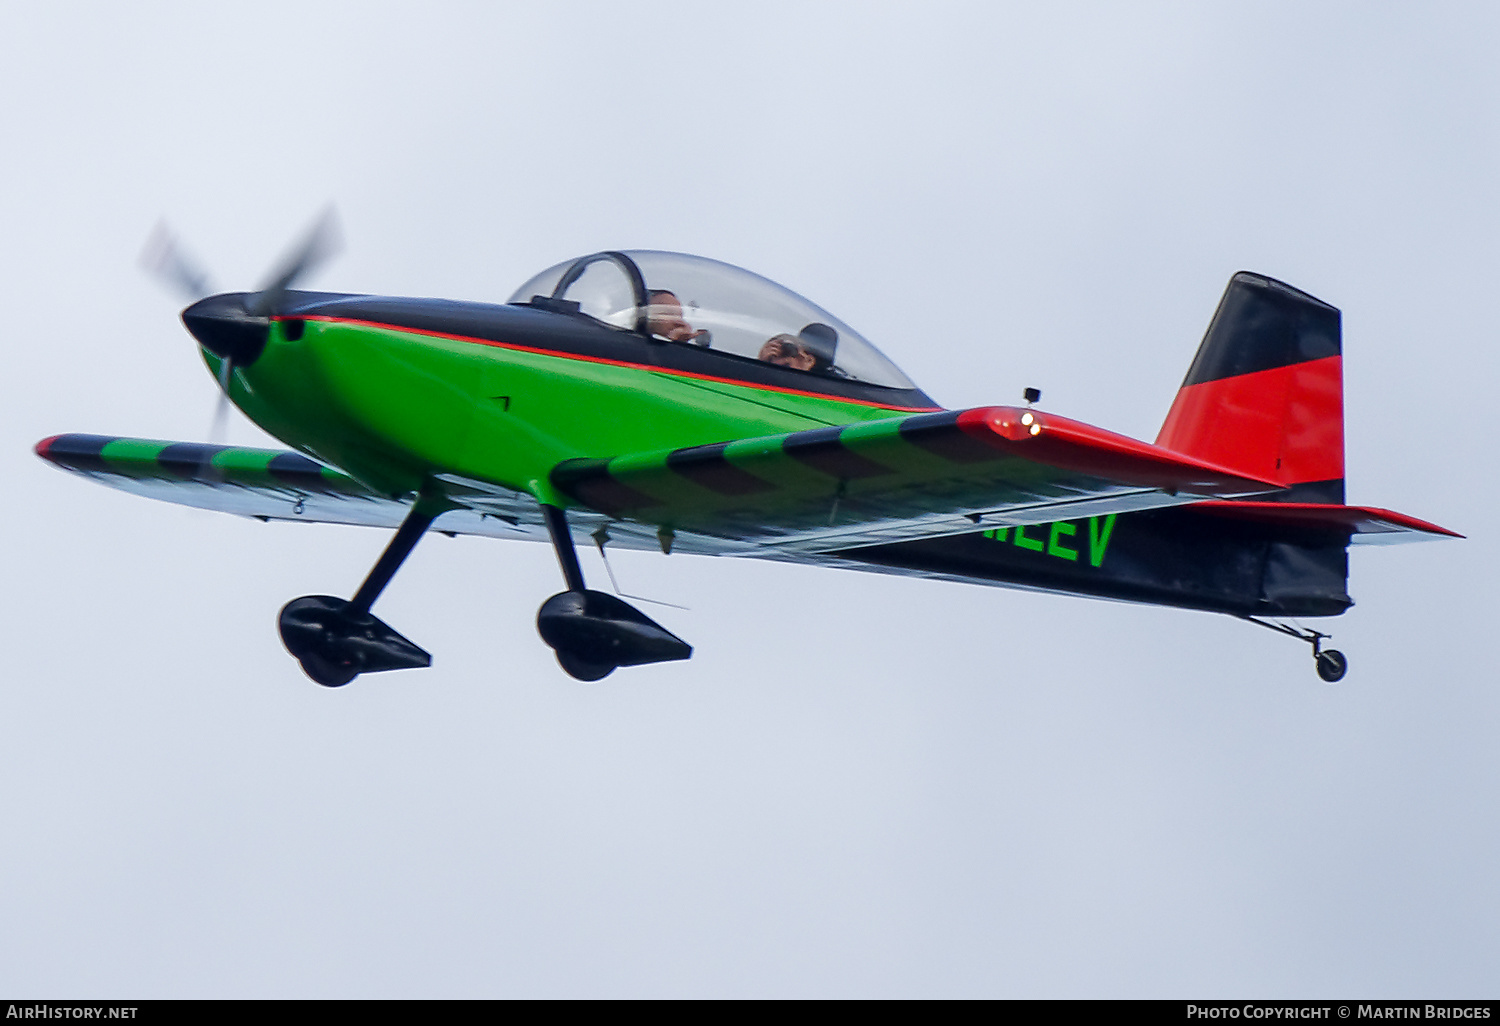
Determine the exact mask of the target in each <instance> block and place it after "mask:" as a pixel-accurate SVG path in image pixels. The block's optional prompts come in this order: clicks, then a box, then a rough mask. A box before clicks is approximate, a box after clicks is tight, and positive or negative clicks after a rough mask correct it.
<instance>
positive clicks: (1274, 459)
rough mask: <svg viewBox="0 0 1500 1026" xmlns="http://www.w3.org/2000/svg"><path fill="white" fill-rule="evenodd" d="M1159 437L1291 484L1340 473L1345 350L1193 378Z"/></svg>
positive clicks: (1208, 457) (1176, 446) (1166, 442)
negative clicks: (1227, 375) (1264, 367)
mask: <svg viewBox="0 0 1500 1026" xmlns="http://www.w3.org/2000/svg"><path fill="white" fill-rule="evenodd" d="M1156 444H1157V445H1160V446H1162V447H1163V448H1166V449H1171V450H1173V451H1174V452H1180V453H1184V454H1186V455H1189V456H1193V457H1195V458H1197V459H1200V460H1206V461H1208V462H1210V463H1217V464H1219V465H1220V466H1224V467H1234V468H1235V469H1236V470H1240V471H1243V472H1244V473H1246V474H1249V475H1251V476H1253V477H1259V478H1267V479H1270V480H1272V481H1280V482H1282V483H1284V484H1289V485H1292V484H1300V483H1302V482H1305V481H1332V480H1338V479H1341V478H1343V476H1344V377H1343V358H1342V357H1338V356H1329V357H1325V358H1324V359H1321V360H1309V361H1307V362H1306V363H1294V364H1291V365H1289V366H1286V367H1273V368H1272V369H1270V370H1263V371H1256V372H1255V373H1253V374H1240V375H1238V376H1236V377H1232V378H1219V379H1217V380H1215V381H1204V382H1201V383H1199V384H1196V385H1188V386H1186V387H1185V388H1183V389H1182V390H1181V391H1179V392H1178V393H1177V399H1176V401H1174V402H1173V403H1172V410H1171V412H1170V413H1168V414H1167V419H1166V422H1165V423H1164V424H1162V427H1161V433H1160V434H1159V435H1157V437H1156Z"/></svg>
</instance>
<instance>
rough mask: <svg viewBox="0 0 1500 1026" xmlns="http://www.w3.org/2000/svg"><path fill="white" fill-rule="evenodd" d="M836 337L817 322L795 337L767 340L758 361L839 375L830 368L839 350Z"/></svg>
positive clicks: (833, 332)
mask: <svg viewBox="0 0 1500 1026" xmlns="http://www.w3.org/2000/svg"><path fill="white" fill-rule="evenodd" d="M838 344H839V333H838V332H837V331H835V330H834V329H833V328H831V327H829V326H828V325H826V324H820V323H818V322H817V321H814V322H812V323H811V324H808V325H806V326H804V327H803V329H802V330H801V331H799V332H797V334H795V335H788V334H786V333H784V332H783V333H782V334H780V335H777V336H775V337H774V338H771V339H768V340H767V341H766V344H765V345H763V346H761V347H760V355H759V357H758V358H759V359H761V360H764V361H765V362H767V363H774V364H776V365H777V366H778V367H790V368H792V369H793V370H800V371H820V372H822V373H825V374H828V373H839V372H838V371H837V370H836V369H835V368H834V366H833V357H834V353H835V352H837V350H838Z"/></svg>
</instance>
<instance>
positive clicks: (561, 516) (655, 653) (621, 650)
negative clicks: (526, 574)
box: [536, 506, 693, 681]
mask: <svg viewBox="0 0 1500 1026" xmlns="http://www.w3.org/2000/svg"><path fill="white" fill-rule="evenodd" d="M542 515H543V516H545V517H546V519H547V533H548V534H549V535H551V536H552V548H553V549H554V550H555V551H556V552H557V562H558V564H559V565H560V566H561V567H562V574H563V581H564V582H565V583H566V584H567V586H568V590H567V591H564V592H559V593H558V594H556V595H553V596H552V597H551V598H549V599H548V600H547V601H546V602H543V603H542V608H541V609H539V610H538V611H537V614H536V629H537V632H538V633H539V634H541V636H542V640H543V641H545V642H546V643H547V644H548V645H550V646H552V649H553V650H554V651H555V652H556V653H557V661H558V663H559V664H560V665H561V666H562V668H563V669H564V670H566V671H567V672H568V675H569V676H571V677H573V678H575V679H577V680H587V681H594V680H603V679H604V678H605V677H608V676H609V675H610V674H611V673H613V672H614V671H615V670H616V669H617V668H618V667H621V666H639V665H641V664H643V663H661V662H667V661H669V660H673V659H686V658H688V657H689V656H691V655H692V654H693V648H692V646H691V645H689V644H688V643H687V642H685V641H683V640H682V639H681V638H679V637H678V636H677V635H675V634H673V633H672V632H671V631H669V630H667V629H666V628H665V627H663V626H662V625H661V624H659V623H657V622H656V621H655V620H652V619H651V618H650V617H649V616H647V615H646V614H645V613H642V612H641V611H640V610H639V609H636V608H635V607H634V606H632V605H630V604H629V603H627V602H624V601H623V600H621V599H618V598H616V597H615V596H613V595H608V594H606V593H604V592H602V591H589V590H588V589H587V588H586V587H584V583H583V570H582V568H581V567H579V565H578V551H577V550H576V549H575V548H574V547H573V535H572V534H571V533H569V531H568V515H567V513H565V512H564V511H563V510H561V509H559V508H558V507H556V506H543V507H542Z"/></svg>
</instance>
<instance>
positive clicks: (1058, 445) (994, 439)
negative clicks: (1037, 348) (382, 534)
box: [552, 406, 1280, 552]
mask: <svg viewBox="0 0 1500 1026" xmlns="http://www.w3.org/2000/svg"><path fill="white" fill-rule="evenodd" d="M552 483H553V484H554V486H556V487H557V488H559V489H560V490H561V491H562V492H564V493H565V494H567V495H568V496H570V497H572V498H573V499H575V500H577V501H578V502H580V503H582V504H584V505H585V506H588V507H590V508H592V509H595V510H599V511H601V512H604V513H606V514H609V515H611V516H614V517H618V518H622V519H627V520H634V521H640V522H646V523H653V524H659V525H661V526H663V527H670V528H672V529H673V530H675V531H687V532H693V533H698V534H703V535H708V536H713V537H719V538H725V539H733V540H735V541H740V542H749V543H751V544H754V545H758V546H767V547H772V548H779V549H782V550H785V551H805V552H820V551H830V550H832V549H839V548H848V547H851V546H858V545H873V544H880V543H887V542H893V541H901V540H907V539H912V538H922V537H937V536H942V535H945V534H957V533H963V532H965V531H973V530H974V529H975V524H977V523H997V524H999V523H1005V524H1024V523H1047V522H1051V521H1055V520H1058V519H1060V518H1066V517H1078V516H1089V515H1098V514H1107V513H1122V512H1128V511H1132V510H1138V509H1151V508H1156V507H1161V506H1170V505H1176V504H1180V503H1188V502H1195V501H1199V500H1201V499H1203V498H1223V497H1230V496H1239V495H1250V494H1260V493H1264V492H1268V491H1274V490H1277V489H1278V488H1279V487H1280V486H1279V485H1277V484H1275V483H1274V482H1269V481H1263V480H1259V479H1256V478H1251V477H1246V476H1245V475H1243V474H1239V473H1236V472H1234V471H1231V470H1227V469H1225V468H1223V467H1219V466H1216V465H1214V464H1211V463H1207V462H1204V461H1201V460H1197V459H1193V458H1191V457H1185V456H1182V455H1180V454H1178V453H1173V452H1170V451H1168V450H1166V449H1162V448H1160V447H1158V446H1154V445H1149V444H1147V443H1145V442H1140V441H1136V440H1135V439H1131V438H1127V437H1125V436H1123V435H1117V434H1114V433H1113V432H1109V431H1104V430H1102V429H1099V428H1095V427H1091V426H1089V425H1087V424H1082V423H1079V422H1078V421H1073V420H1068V419H1067V418H1064V417H1058V416H1055V415H1052V414H1045V413H1041V412H1040V411H1036V410H1031V409H1020V408H1015V407H999V406H997V407H982V408H978V409H972V410H960V411H948V412H943V413H930V414H917V415H914V416H907V417H893V418H890V419H887V420H879V421H869V422H865V423H860V424H850V425H846V426H843V427H828V428H818V429H814V430H810V431H797V432H793V433H791V434H784V435H773V436H769V437H764V438H751V439H743V440H737V441H730V442H723V443H720V444H717V445H701V446H693V447H691V448H684V449H672V450H663V451H658V452H651V453H638V454H628V455H618V456H614V457H611V458H599V459H576V460H568V461H565V462H563V463H561V464H559V465H558V466H557V467H556V468H555V469H554V471H553V473H552Z"/></svg>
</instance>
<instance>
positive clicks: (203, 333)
mask: <svg viewBox="0 0 1500 1026" xmlns="http://www.w3.org/2000/svg"><path fill="white" fill-rule="evenodd" d="M332 231H333V229H332V227H331V221H329V220H327V219H325V220H324V221H322V222H320V223H319V224H318V225H317V226H316V227H315V228H314V229H313V231H312V232H310V233H309V235H308V237H307V239H306V240H305V241H304V242H303V243H302V244H301V245H300V246H299V247H296V248H294V249H293V251H292V252H291V253H290V254H289V256H288V257H287V259H286V260H285V261H284V263H283V265H282V268H281V270H280V271H278V272H277V273H274V274H273V275H271V276H270V280H269V283H268V284H266V285H264V286H263V287H262V288H261V289H259V290H258V291H255V292H228V293H219V294H212V295H205V293H206V292H207V291H208V289H207V286H206V279H205V277H204V276H203V275H202V274H201V273H199V272H198V271H197V270H196V268H195V267H194V266H193V264H192V262H191V261H190V260H189V259H187V257H186V256H185V255H184V254H183V253H182V252H181V251H180V249H179V248H178V247H177V246H176V244H175V242H174V241H172V240H170V239H167V241H166V242H164V243H163V244H162V245H161V246H160V247H158V248H159V250H160V252H159V254H158V257H157V259H156V261H155V267H156V269H157V270H158V271H159V272H160V273H161V274H162V275H163V276H164V277H167V278H168V279H169V280H173V281H176V282H177V283H178V284H179V286H180V287H181V288H182V290H183V291H184V292H185V293H187V294H189V295H190V296H193V297H195V298H196V301H195V302H193V303H192V304H191V305H190V306H188V307H187V308H186V309H184V310H183V311H182V313H181V318H182V322H183V324H184V325H185V326H186V328H187V330H188V332H189V333H190V334H191V335H192V336H193V338H194V339H195V340H196V342H197V344H198V347H199V350H200V353H201V356H202V358H203V360H204V362H205V364H206V365H207V367H208V369H209V370H210V372H211V373H212V374H213V375H214V377H215V378H216V380H217V382H218V384H219V388H220V396H221V397H220V400H219V401H220V404H221V412H222V411H223V409H224V406H223V404H225V403H227V402H232V403H233V405H234V406H235V407H237V408H238V409H240V410H241V411H243V413H244V414H245V415H247V416H248V417H249V418H250V419H251V420H252V421H254V422H255V423H256V424H258V425H259V426H260V427H262V428H264V429H265V430H266V431H267V432H269V433H270V434H271V435H273V436H275V437H276V438H277V439H279V440H280V441H282V442H284V443H285V444H286V445H288V446H289V447H290V448H289V449H286V450H274V449H258V448H243V447H232V446H224V445H215V444H205V443H196V442H171V441H158V440H147V439H138V438H126V437H117V436H112V435H94V434H62V435H56V436H53V437H51V438H47V439H44V440H43V441H41V442H39V443H37V445H36V447H35V451H36V453H37V455H39V456H40V457H42V458H43V459H45V460H47V461H49V462H50V463H52V464H54V465H56V466H57V467H60V468H62V469H64V470H67V471H71V472H73V473H75V474H78V475H81V476H83V477H86V478H89V479H91V480H94V481H97V482H99V483H102V484H106V485H110V486H113V487H115V488H119V489H122V490H124V491H127V492H132V493H134V494H138V495H144V496H147V497H150V498H155V499H162V500H165V501H168V502H174V503H179V504H182V505H186V506H193V507H198V508H200V509H210V510H219V511H223V512H227V513H233V514H238V515H241V516H247V517H254V518H256V519H259V520H262V521H271V520H277V521H292V522H298V521H300V522H317V523H335V524H355V525H365V526H372V527H383V528H394V529H395V534H394V536H393V537H392V538H391V540H390V542H389V543H388V544H387V546H386V548H385V549H384V551H383V552H382V554H381V555H380V556H379V558H378V559H377V560H376V562H375V564H374V567H373V568H372V569H371V571H370V572H369V575H368V576H367V577H366V579H365V580H364V582H363V583H362V584H361V585H360V586H359V588H358V589H357V590H356V591H355V593H354V594H353V596H352V597H351V598H349V599H343V598H338V597H334V596H331V595H308V596H302V597H300V598H295V599H293V600H291V601H290V602H288V603H287V604H286V606H285V607H284V608H283V609H282V611H281V614H280V620H279V628H280V633H281V638H282V641H283V643H284V644H285V646H286V648H287V650H288V651H289V652H290V653H291V655H292V656H294V657H295V658H296V659H297V660H298V661H299V662H300V664H301V666H302V669H303V670H304V671H305V672H306V674H307V675H308V676H309V677H310V678H312V680H314V681H316V682H317V683H319V684H321V685H324V686H327V687H339V686H342V685H345V684H348V683H349V682H350V681H352V680H353V679H355V678H356V677H357V676H359V675H360V674H363V673H372V672H380V671H387V670H395V669H403V668H416V667H425V666H429V665H430V664H431V655H430V654H429V653H428V652H426V651H425V650H423V649H422V648H420V647H419V646H418V645H416V644H415V643H414V642H412V641H410V640H409V639H407V638H405V637H403V636H402V635H401V634H399V633H397V632H396V630H395V629H394V628H392V627H391V626H390V625H388V624H386V623H385V622H384V621H382V620H380V619H378V618H377V617H376V616H375V615H374V614H373V613H372V612H371V609H372V607H373V605H374V603H375V601H376V599H377V598H378V597H379V596H380V594H381V593H382V591H383V590H384V589H385V587H386V586H387V585H388V584H389V583H390V581H391V579H392V577H393V575H394V574H395V573H396V571H397V570H398V569H399V567H400V566H401V564H402V562H403V561H404V560H405V559H406V558H407V556H408V555H410V553H411V552H412V549H413V547H414V546H415V545H416V544H417V542H418V540H419V539H420V538H421V537H422V536H423V535H424V534H425V533H426V532H427V531H428V530H429V529H432V530H437V531H440V532H442V533H445V534H449V535H455V534H472V535H483V536H487V537H493V538H512V539H520V540H532V541H546V542H549V543H550V544H551V545H552V547H553V549H554V550H555V552H556V555H557V559H558V563H559V566H560V568H561V572H562V578H563V582H564V585H565V590H563V591H562V592H559V593H558V594H555V595H553V596H551V597H550V598H548V599H547V600H546V601H545V602H544V603H543V604H542V606H541V608H540V610H539V612H538V615H537V629H538V632H539V633H540V635H541V637H542V640H543V641H544V642H545V643H546V644H547V645H548V646H550V647H551V648H552V649H553V650H554V652H555V654H556V658H557V661H558V663H559V664H560V666H561V667H562V669H563V670H564V671H566V672H567V673H568V674H569V675H571V676H572V677H574V678H576V679H578V680H582V681H597V680H601V679H603V678H604V677H606V676H608V675H609V674H610V673H612V672H613V671H614V670H615V669H617V668H619V667H624V666H639V665H646V664H651V663H657V662H663V661H670V660H681V659H687V658H688V657H689V656H691V654H692V647H691V646H690V645H689V644H688V643H687V642H685V641H683V640H682V639H681V638H679V637H677V636H676V635H675V634H673V633H672V632H671V631H669V630H668V629H667V628H666V627H664V626H662V625H661V624H659V623H657V622H656V621H654V620H652V619H651V618H650V617H648V616H646V615H645V614H644V613H643V612H641V611H640V610H638V609H636V608H635V607H634V606H632V605H630V604H629V603H627V602H626V601H624V599H623V598H621V597H619V595H618V594H610V593H609V592H605V591H599V590H594V589H591V588H589V587H588V586H587V585H586V583H585V581H584V576H583V572H582V569H581V567H580V564H579V560H578V555H577V546H578V545H579V544H584V545H588V544H593V545H595V546H597V548H598V549H599V552H600V554H601V556H603V557H604V559H605V563H604V565H605V567H606V569H607V568H608V567H609V563H608V554H607V551H606V550H607V547H610V546H613V547H615V548H617V549H640V550H659V551H660V552H662V553H664V554H668V555H670V554H682V553H694V554H706V555H719V556H743V557H750V558H758V559H770V560H779V561H783V562H791V563H804V564H813V565H817V566H827V567H841V568H845V569H855V570H863V571H872V572H878V573H886V574H899V575H907V576H915V577H926V578H936V579H940V580H946V581H958V582H966V583H971V584H982V585H996V586H1002V587H1013V588H1023V589H1035V590H1041V591H1047V592H1054V593H1062V594H1067V595H1077V596H1085V597H1094V598H1104V599H1114V600H1123V601H1129V602H1137V603H1148V604H1153V605H1164V606H1174V607H1179V608H1183V609H1191V610H1203V611H1209V612H1216V613H1223V614H1227V615H1231V616H1235V617H1239V618H1241V619H1244V620H1246V621H1249V622H1252V623H1256V624H1259V625H1260V626H1264V627H1269V628H1271V629H1273V630H1277V631H1280V632H1282V633H1284V634H1287V635H1289V636H1291V637H1294V638H1297V639H1299V640H1301V641H1304V642H1307V643H1309V644H1310V645H1311V646H1312V653H1313V659H1314V666H1315V669H1316V672H1317V674H1318V676H1319V677H1321V678H1322V679H1323V680H1325V681H1327V682H1329V683H1333V682H1336V681H1338V680H1340V679H1342V678H1343V676H1344V675H1345V673H1346V671H1347V669H1348V660H1347V658H1346V657H1345V656H1344V655H1343V654H1342V653H1340V652H1338V651H1337V650H1334V649H1330V648H1326V647H1324V645H1323V642H1324V641H1325V640H1326V639H1327V638H1329V637H1330V635H1328V634H1326V633H1323V632H1321V631H1317V630H1313V629H1309V628H1306V627H1303V626H1301V625H1300V624H1299V625H1295V626H1294V625H1292V624H1288V623H1286V622H1285V621H1286V620H1289V619H1290V620H1295V619H1296V618H1299V617H1324V616H1337V615H1339V614H1341V613H1343V612H1344V611H1345V610H1347V609H1348V608H1349V607H1350V606H1351V605H1352V604H1353V600H1352V599H1351V598H1350V597H1349V595H1348V593H1347V581H1348V551H1349V546H1350V544H1351V543H1369V542H1374V543H1382V542H1400V541H1412V540H1420V539H1427V538H1441V537H1462V536H1461V535H1458V534H1457V533H1456V532H1453V531H1450V530H1448V529H1446V528H1443V527H1439V526H1437V525H1435V524H1431V523H1427V522H1425V521H1422V520H1418V519H1416V518H1414V517H1410V516H1407V515H1404V514H1400V513H1395V512H1392V511H1389V510H1385V509H1380V508H1375V507H1368V506H1350V505H1346V504H1345V501H1344V438H1343V379H1342V345H1343V343H1342V334H1341V327H1340V314H1339V311H1338V310H1337V309H1336V308H1335V307H1333V306H1330V305H1329V304H1327V303H1324V302H1322V301H1321V300H1318V299H1315V298H1314V297H1312V296H1310V295H1308V294H1307V293H1305V292H1302V291H1299V290H1298V289H1295V288H1293V287H1291V286H1289V285H1286V284H1284V283H1282V282H1280V281H1277V280H1275V279H1272V278H1269V277H1267V276H1265V275H1260V274H1253V273H1249V272H1240V273H1237V274H1235V275H1233V277H1231V279H1230V281H1229V285H1228V287H1227V289H1226V290H1225V292H1224V295H1223V298H1222V299H1221V301H1220V303H1219V306H1218V309H1217V310H1216V312H1215V313H1214V315H1213V318H1212V320H1211V322H1210V324H1209V327H1208V330H1207V333H1206V334H1205V335H1204V338H1203V340H1202V343H1201V345H1200V346H1199V349H1198V352H1197V355H1196V357H1195V358H1194V360H1193V362H1192V364H1191V365H1190V367H1189V369H1188V372H1187V376H1186V378H1185V379H1184V381H1183V384H1182V387H1181V389H1180V390H1179V391H1178V393H1177V396H1176V399H1175V401H1174V402H1173V404H1172V407H1171V410H1170V412H1169V413H1168V414H1167V418H1166V421H1165V423H1164V424H1163V425H1162V428H1161V431H1160V433H1159V434H1158V435H1157V437H1156V440H1155V441H1154V442H1144V441H1139V440H1136V439H1133V438H1129V437H1126V436H1124V435H1120V434H1116V433H1114V432H1111V431H1107V430H1105V429H1103V428H1099V427H1095V426H1092V425H1089V424H1086V423H1083V422H1081V421H1078V420H1073V419H1069V418H1067V417H1063V416H1060V415H1058V414H1055V413H1053V412H1051V411H1050V410H1043V409H1041V408H1040V407H1039V406H1038V405H1037V403H1038V402H1039V400H1040V398H1041V394H1040V392H1039V391H1037V390H1035V389H1027V390H1026V392H1025V395H1024V399H1023V402H1024V405H997V406H985V407H979V408H973V409H960V410H950V409H945V408H943V407H941V406H940V405H939V404H938V403H937V402H936V401H934V400H933V399H932V398H930V397H929V396H928V395H927V394H926V393H925V392H923V391H922V390H921V389H920V388H918V387H917V385H916V384H915V383H914V382H912V381H911V380H910V379H909V378H908V377H907V376H906V375H905V374H903V373H902V372H901V370H900V369H899V368H898V367H897V366H896V365H895V364H894V363H892V362H891V361H890V360H889V359H887V358H886V357H885V356H884V355H882V354H881V353H880V351H879V350H877V349H876V348H875V346H874V345H872V344H871V343H870V342H868V341H867V340H866V339H865V338H864V337H863V336H862V335H860V334H859V333H858V332H856V331H855V330H854V329H852V328H850V327H849V326H848V325H846V324H845V323H844V322H842V321H841V320H839V319H838V318H836V317H834V316H833V315H832V314H830V313H828V312H827V311H826V310H823V309H822V308H820V307H818V306H817V305H815V304H813V303H812V302H810V301H809V300H807V299H805V298H803V297H802V296H800V295H798V294H797V293H795V292H793V291H791V290H790V289H787V288H785V287H783V286H781V285H778V284H776V283H774V282H772V281H770V280H768V279H766V278H763V277H761V276H759V275H756V274H753V273H751V272H749V271H746V270H743V269H741V268H739V267H735V266H732V265H730V264H726V263H721V262H719V261H715V260H710V259H707V258H703V257H695V256H689V255H686V254H680V253H668V252H658V251H647V250H633V251H629V250H607V251H602V252H598V253H593V254H590V255H587V256H583V257H580V258H577V259H573V260H568V261H564V262H563V263H560V264H557V265H556V266H553V267H550V268H548V269H546V270H544V271H542V272H541V273H539V274H537V275H536V276H534V277H533V278H531V279H530V280H529V281H527V282H525V283H524V284H523V285H522V286H521V287H520V288H518V289H517V290H516V292H515V293H514V294H513V295H512V296H511V297H510V298H509V300H508V301H507V302H505V303H486V302H460V301H452V300H442V299H417V298H400V297H390V296H375V295H357V294H344V293H329V292H311V291H302V290H296V289H293V288H292V286H293V285H294V284H295V283H296V282H297V281H298V280H299V279H301V278H302V277H304V276H305V275H306V274H307V273H309V271H310V269H311V268H312V267H314V266H316V265H317V264H318V263H319V262H321V261H322V260H323V259H325V258H326V257H327V256H328V254H329V253H330V252H331V250H332V248H333V245H332V243H331V241H330V238H331V234H332ZM198 297H201V298H198ZM216 419H218V418H216ZM610 577H611V579H613V572H612V571H610ZM616 591H618V589H616Z"/></svg>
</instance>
